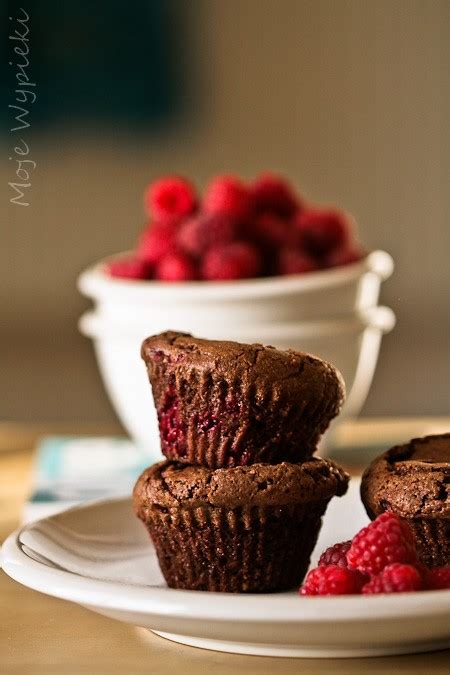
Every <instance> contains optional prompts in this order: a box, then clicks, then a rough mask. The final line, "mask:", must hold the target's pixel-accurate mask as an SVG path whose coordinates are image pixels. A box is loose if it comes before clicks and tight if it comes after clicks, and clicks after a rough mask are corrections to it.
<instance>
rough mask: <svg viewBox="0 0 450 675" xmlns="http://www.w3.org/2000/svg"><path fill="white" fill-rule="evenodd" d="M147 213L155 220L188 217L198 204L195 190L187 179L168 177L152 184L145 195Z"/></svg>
mask: <svg viewBox="0 0 450 675" xmlns="http://www.w3.org/2000/svg"><path fill="white" fill-rule="evenodd" d="M144 203H145V209H146V212H147V213H148V214H149V215H152V216H153V218H155V220H163V221H166V220H173V219H174V218H175V219H178V218H182V217H183V216H187V215H189V214H190V213H192V211H194V209H195V207H196V204H197V197H196V194H195V189H194V187H193V186H192V185H191V183H189V181H187V180H186V179H185V178H180V177H179V176H166V177H165V178H160V179H159V180H156V181H155V182H154V183H151V184H150V185H149V187H148V188H147V190H146V191H145V195H144Z"/></svg>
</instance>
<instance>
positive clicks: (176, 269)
mask: <svg viewBox="0 0 450 675" xmlns="http://www.w3.org/2000/svg"><path fill="white" fill-rule="evenodd" d="M196 278H197V272H196V269H195V266H194V264H193V262H192V260H191V259H190V258H188V256H187V255H185V254H184V253H180V252H179V251H174V252H173V253H168V254H167V255H165V256H164V258H163V259H162V260H161V261H160V262H159V263H158V265H157V266H156V269H155V279H159V281H192V280H194V279H196Z"/></svg>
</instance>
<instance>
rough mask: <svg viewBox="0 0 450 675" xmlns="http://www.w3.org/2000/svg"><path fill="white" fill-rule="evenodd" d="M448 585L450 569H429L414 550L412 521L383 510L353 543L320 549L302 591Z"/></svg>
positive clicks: (346, 592)
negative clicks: (322, 550) (315, 565)
mask: <svg viewBox="0 0 450 675" xmlns="http://www.w3.org/2000/svg"><path fill="white" fill-rule="evenodd" d="M445 588H450V567H435V568H433V569H428V568H426V567H425V566H424V565H422V564H421V563H420V562H419V560H418V558H417V552H416V545H415V539H414V535H413V532H412V530H411V528H410V527H409V525H408V523H406V522H405V521H404V520H402V519H401V518H399V517H398V516H396V515H395V514H394V513H387V512H386V513H382V514H381V515H380V516H378V518H377V519H376V520H374V521H373V522H372V523H371V524H370V525H368V526H367V527H364V528H363V529H362V530H361V531H360V532H358V534H356V535H355V536H354V537H353V539H352V540H351V541H344V542H342V543H340V544H335V545H334V546H331V547H330V548H328V549H327V550H326V551H324V553H322V555H321V557H320V560H319V566H318V567H316V568H315V569H313V570H311V572H309V574H308V575H307V577H306V579H305V581H304V584H303V586H301V588H300V591H299V592H300V595H354V594H359V593H364V594H373V593H406V592H408V591H426V590H438V589H445Z"/></svg>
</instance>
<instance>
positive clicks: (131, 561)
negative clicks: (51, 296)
mask: <svg viewBox="0 0 450 675" xmlns="http://www.w3.org/2000/svg"><path fill="white" fill-rule="evenodd" d="M365 522H366V517H365V515H364V512H363V509H362V507H361V503H360V500H359V495H358V484H357V482H356V481H354V482H353V483H352V485H351V489H350V492H349V494H348V495H347V496H346V497H344V498H342V499H334V500H333V501H332V503H331V504H330V507H329V509H328V512H327V514H326V517H325V524H324V528H323V530H322V533H321V536H320V541H319V543H318V546H317V548H316V553H315V557H314V558H313V562H314V560H317V555H318V553H319V552H320V551H321V550H323V548H325V547H326V546H328V545H330V544H331V543H334V542H336V541H340V540H342V539H348V538H349V537H351V536H352V534H354V533H355V531H356V530H357V529H358V528H359V527H360V526H361V525H363V524H364V523H365ZM2 552H3V567H4V570H5V571H6V572H7V574H9V575H10V576H11V577H13V579H16V580H17V581H19V582H20V583H22V584H24V585H26V586H29V587H30V588H34V589H35V590H38V591H41V592H43V593H47V594H48V595H53V596H55V597H58V598H64V599H65V600H71V601H73V602H76V603H79V604H80V605H84V606H85V607H88V608H89V609H92V610H94V611H96V612H99V613H100V614H105V615H106V616H109V617H113V618H115V619H119V620H121V621H126V622H128V623H132V624H136V625H138V626H144V627H146V628H148V629H150V630H153V631H155V632H156V633H158V634H160V635H163V636H164V637H167V638H169V639H171V640H175V641H177V642H182V643H184V644H188V645H193V646H196V647H203V648H208V649H215V650H220V651H229V652H236V653H242V654H259V655H270V656H307V657H327V656H329V657H337V656H338V657H348V656H372V655H387V654H406V653H411V652H418V651H431V650H434V649H442V648H446V647H450V591H431V592H426V593H410V594H409V593H405V594H397V595H378V596H347V597H324V598H303V597H299V596H298V594H297V593H295V592H290V593H280V594H273V595H269V594H264V595H233V594H221V593H206V592H198V591H197V592H193V591H177V590H172V589H169V588H167V587H166V585H165V583H164V581H163V578H162V576H161V573H160V571H159V569H158V565H157V561H156V557H155V552H154V550H153V547H152V546H151V543H150V542H149V540H148V537H147V535H146V533H145V530H144V528H143V527H142V526H141V524H140V523H139V522H138V521H137V519H136V518H135V517H134V515H133V513H132V510H131V503H130V501H129V500H128V499H116V500H109V501H99V502H95V503H90V504H87V505H85V506H82V507H79V508H76V509H71V510H69V511H66V512H64V513H61V514H59V515H56V516H53V517H50V518H46V519H43V520H40V521H37V522H36V523H34V524H31V525H28V526H27V527H24V528H23V529H21V530H19V531H17V532H15V533H13V534H12V535H11V536H10V537H9V538H8V539H7V541H6V542H5V544H4V545H3V549H2Z"/></svg>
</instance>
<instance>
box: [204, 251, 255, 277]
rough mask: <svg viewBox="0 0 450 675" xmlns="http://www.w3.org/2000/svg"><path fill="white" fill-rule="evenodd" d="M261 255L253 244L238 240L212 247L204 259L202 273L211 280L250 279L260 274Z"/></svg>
mask: <svg viewBox="0 0 450 675" xmlns="http://www.w3.org/2000/svg"><path fill="white" fill-rule="evenodd" d="M260 270H261V256H260V254H259V252H258V250H257V249H256V248H255V247H254V246H252V245H251V244H246V243H245V242H241V241H236V242H234V243H232V244H227V245H226V246H216V247H214V248H211V249H210V250H209V251H208V252H207V254H206V256H205V259H204V261H203V266H202V275H203V278H204V279H209V280H211V281H226V280H229V279H248V278H251V277H256V276H258V274H259V272H260Z"/></svg>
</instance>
